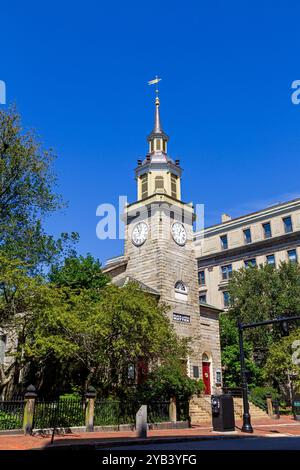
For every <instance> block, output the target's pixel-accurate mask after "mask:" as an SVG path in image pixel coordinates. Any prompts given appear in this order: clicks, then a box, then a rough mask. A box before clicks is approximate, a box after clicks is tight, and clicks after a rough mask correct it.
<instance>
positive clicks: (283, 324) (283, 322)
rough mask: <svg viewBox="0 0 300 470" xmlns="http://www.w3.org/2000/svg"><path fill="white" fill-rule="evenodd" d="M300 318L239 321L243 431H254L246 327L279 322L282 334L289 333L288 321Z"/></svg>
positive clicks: (299, 316) (299, 317)
mask: <svg viewBox="0 0 300 470" xmlns="http://www.w3.org/2000/svg"><path fill="white" fill-rule="evenodd" d="M294 320H300V315H298V316H297V317H285V318H276V320H266V321H261V322H257V323H240V322H238V330H239V346H240V364H241V382H242V394H243V426H242V432H248V433H252V432H253V428H252V425H251V416H250V412H249V399H248V384H247V371H246V367H245V352H244V335H243V332H244V330H245V329H246V328H256V327H257V326H263V325H271V324H273V323H279V324H280V329H281V334H282V336H288V335H289V327H288V322H290V321H294Z"/></svg>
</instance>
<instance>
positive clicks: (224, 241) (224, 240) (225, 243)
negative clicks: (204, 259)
mask: <svg viewBox="0 0 300 470" xmlns="http://www.w3.org/2000/svg"><path fill="white" fill-rule="evenodd" d="M220 240H221V248H222V250H227V249H228V239H227V235H222V236H221V237H220Z"/></svg>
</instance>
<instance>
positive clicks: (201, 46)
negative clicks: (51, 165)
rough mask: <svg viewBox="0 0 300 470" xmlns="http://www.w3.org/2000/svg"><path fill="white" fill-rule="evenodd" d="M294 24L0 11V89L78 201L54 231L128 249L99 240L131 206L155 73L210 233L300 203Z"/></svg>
mask: <svg viewBox="0 0 300 470" xmlns="http://www.w3.org/2000/svg"><path fill="white" fill-rule="evenodd" d="M299 18H300V5H299V3H298V5H297V2H296V1H289V2H284V1H274V0H273V1H264V0H261V1H251V2H250V1H243V2H240V1H230V0H227V1H221V0H219V1H214V2H208V1H199V0H198V1H186V2H182V1H176V0H173V1H161V2H141V1H130V0H128V1H126V2H124V1H122V2H121V1H111V2H101V1H100V2H99V1H91V0H86V1H85V2H66V1H59V2H58V1H56V0H53V1H51V2H37V1H36V2H35V1H31V0H27V1H26V2H15V1H11V2H9V3H8V2H5V4H4V3H2V5H1V11H0V22H1V23H0V25H1V29H0V38H1V56H0V57H1V61H0V80H4V81H5V82H6V86H7V100H8V102H15V103H16V104H17V106H18V109H19V111H20V112H21V114H22V117H23V123H24V126H25V127H28V128H35V129H36V130H37V133H38V134H39V135H40V137H41V140H42V141H43V143H44V146H45V147H53V148H54V150H55V152H56V154H57V155H58V159H57V161H56V164H55V171H56V173H57V176H58V183H59V187H58V189H59V191H60V192H61V193H62V195H63V197H64V198H65V199H66V200H67V201H68V202H69V206H68V208H67V209H66V210H64V211H63V212H62V213H60V214H55V215H53V216H52V217H51V218H50V219H49V220H48V221H47V230H48V231H49V232H50V233H53V234H55V235H58V234H59V233H61V232H62V231H78V232H79V234H80V237H81V238H80V243H79V245H78V250H79V252H80V253H83V254H85V253H87V252H91V253H92V254H93V255H95V256H96V257H98V258H100V260H101V261H103V262H104V261H105V260H106V259H107V258H108V257H110V256H115V255H118V254H120V253H121V252H122V249H123V246H122V245H123V242H122V241H100V240H98V239H97V238H96V232H95V229H96V224H97V221H98V219H97V218H96V207H97V206H98V205H99V204H101V203H103V202H109V203H112V204H116V203H117V201H118V196H119V194H120V195H127V196H128V199H129V201H133V200H135V197H136V186H135V181H134V171H133V170H134V168H135V165H136V160H137V158H139V157H141V156H144V155H145V153H146V152H147V145H146V135H147V134H148V133H149V132H150V130H151V128H152V125H153V113H154V105H153V99H154V97H153V94H154V93H153V90H152V89H151V88H150V87H148V86H147V81H148V80H150V79H151V78H153V77H154V76H155V75H156V74H158V75H160V76H161V77H162V78H163V80H162V82H161V114H162V121H163V126H164V129H165V131H166V132H167V133H168V134H169V135H170V143H169V152H170V155H171V156H172V157H174V158H180V160H181V165H182V166H183V168H184V174H183V180H182V189H183V199H184V200H185V201H187V202H189V201H193V202H194V203H204V204H205V223H206V225H211V224H213V223H217V222H219V220H220V216H221V213H222V212H227V213H229V214H231V215H232V216H238V215H241V214H243V213H246V212H250V211H255V210H258V209H260V208H263V207H264V206H266V205H268V204H272V203H276V202H278V201H283V200H286V199H292V198H294V197H298V196H300V188H299V173H300V159H299V152H300V105H298V106H295V105H293V104H292V102H291V83H292V82H293V81H294V80H296V79H300V70H299V69H300V67H299V41H300V28H299Z"/></svg>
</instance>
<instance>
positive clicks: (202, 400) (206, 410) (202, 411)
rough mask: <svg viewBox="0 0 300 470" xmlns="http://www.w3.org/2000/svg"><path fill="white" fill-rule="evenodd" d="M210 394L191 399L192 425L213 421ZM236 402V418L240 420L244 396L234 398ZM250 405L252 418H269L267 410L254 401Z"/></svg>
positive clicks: (234, 402) (190, 413)
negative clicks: (256, 404) (254, 403)
mask: <svg viewBox="0 0 300 470" xmlns="http://www.w3.org/2000/svg"><path fill="white" fill-rule="evenodd" d="M210 400H211V398H210V396H209V395H207V396H203V397H193V398H192V399H191V400H190V405H189V415H190V418H191V425H196V424H205V423H206V424H207V423H211V404H210ZM233 404H234V415H235V419H236V420H240V419H241V418H242V417H243V400H242V398H233ZM249 405H250V415H251V419H261V418H268V415H267V413H266V412H265V411H263V410H261V409H260V408H258V407H257V406H255V405H253V403H249Z"/></svg>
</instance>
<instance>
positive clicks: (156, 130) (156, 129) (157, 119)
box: [153, 96, 162, 134]
mask: <svg viewBox="0 0 300 470" xmlns="http://www.w3.org/2000/svg"><path fill="white" fill-rule="evenodd" d="M159 105H160V102H159V97H158V96H156V99H155V119H154V129H153V132H154V133H156V134H159V133H161V132H162V128H161V124H160V113H159Z"/></svg>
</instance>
